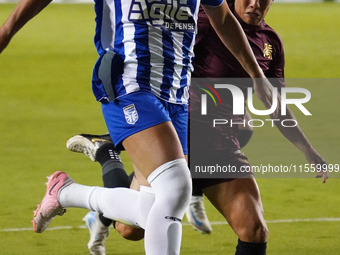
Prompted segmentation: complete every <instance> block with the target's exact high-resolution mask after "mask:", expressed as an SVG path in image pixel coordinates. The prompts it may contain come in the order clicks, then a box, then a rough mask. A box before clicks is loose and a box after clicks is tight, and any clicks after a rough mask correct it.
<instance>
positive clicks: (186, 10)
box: [129, 0, 195, 31]
mask: <svg viewBox="0 0 340 255" xmlns="http://www.w3.org/2000/svg"><path fill="white" fill-rule="evenodd" d="M188 1H191V0H133V1H132V4H131V7H130V14H129V20H130V21H134V22H136V21H137V22H138V21H141V22H149V23H150V24H151V25H153V26H162V27H164V28H165V29H169V30H177V31H188V30H195V22H194V19H193V14H192V13H193V11H192V10H191V9H190V7H189V5H188Z"/></svg>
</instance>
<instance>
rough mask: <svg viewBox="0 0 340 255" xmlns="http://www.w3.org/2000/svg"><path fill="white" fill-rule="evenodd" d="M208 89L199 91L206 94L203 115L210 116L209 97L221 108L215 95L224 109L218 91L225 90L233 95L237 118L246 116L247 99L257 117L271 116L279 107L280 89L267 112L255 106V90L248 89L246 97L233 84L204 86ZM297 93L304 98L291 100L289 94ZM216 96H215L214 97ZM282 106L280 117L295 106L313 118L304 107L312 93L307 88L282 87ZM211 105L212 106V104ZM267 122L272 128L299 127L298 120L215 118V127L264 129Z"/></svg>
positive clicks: (249, 107)
mask: <svg viewBox="0 0 340 255" xmlns="http://www.w3.org/2000/svg"><path fill="white" fill-rule="evenodd" d="M204 86H206V87H207V88H209V90H211V91H212V92H210V91H209V90H208V89H206V88H202V87H200V88H199V89H200V90H202V91H204V92H206V94H201V115H208V101H207V100H208V99H207V95H209V96H210V97H211V99H212V100H213V101H214V104H215V106H216V107H219V106H218V104H217V102H216V100H215V98H214V95H215V96H216V97H217V98H218V100H219V102H220V107H223V103H222V100H221V97H220V95H219V93H218V92H217V90H220V91H222V89H223V90H226V89H227V90H228V91H229V92H230V93H231V96H232V99H233V100H232V114H233V115H235V116H237V115H238V116H243V115H244V114H245V99H247V101H246V103H247V106H248V110H249V112H250V113H252V114H254V115H257V116H265V115H270V114H272V113H274V112H275V110H276V109H277V107H278V104H279V102H278V101H279V100H278V98H277V95H278V89H277V88H276V87H274V88H273V97H272V99H273V102H272V104H271V108H270V109H266V110H258V109H256V108H255V106H254V102H253V96H254V93H253V88H252V87H248V88H247V96H246V97H245V95H244V93H243V91H242V90H241V89H240V88H239V87H238V86H236V85H232V84H214V87H212V86H210V85H207V84H204ZM291 93H295V94H301V95H302V97H300V98H289V94H291ZM213 94H214V95H213ZM280 96H281V100H280V101H281V102H280V103H281V104H280V115H281V116H287V106H288V105H295V106H296V107H297V108H298V109H299V110H300V111H301V112H302V113H303V114H304V115H306V116H311V115H312V114H311V113H310V112H309V111H308V110H307V108H306V107H305V106H304V105H303V104H305V103H307V102H309V100H310V99H311V93H310V91H309V90H307V89H305V88H296V87H282V88H281V94H280ZM210 105H211V104H210ZM266 122H270V123H271V126H272V127H274V124H277V122H279V123H280V124H281V126H283V127H295V126H297V125H298V122H297V120H295V119H290V118H287V119H284V118H280V119H265V120H262V119H255V118H254V119H251V120H249V121H247V122H246V121H245V120H243V121H242V122H240V121H233V120H232V119H223V118H214V119H213V127H216V126H217V125H230V126H231V127H232V126H233V125H239V124H241V125H243V126H246V125H248V126H250V127H262V126H264V125H265V123H266Z"/></svg>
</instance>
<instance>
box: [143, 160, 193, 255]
mask: <svg viewBox="0 0 340 255" xmlns="http://www.w3.org/2000/svg"><path fill="white" fill-rule="evenodd" d="M148 181H149V183H150V185H151V187H152V190H153V192H154V194H155V202H154V204H153V206H152V208H151V210H150V212H149V216H148V219H147V222H146V228H145V251H146V254H147V255H177V254H179V252H180V246H181V240H182V224H181V220H182V218H183V216H184V213H185V210H186V209H187V207H188V205H189V202H190V199H191V192H192V188H191V178H190V171H189V169H188V166H187V162H186V161H185V159H176V160H173V161H170V162H167V163H165V164H163V165H162V166H160V167H158V168H157V169H156V170H154V171H153V172H152V173H151V175H150V176H149V177H148Z"/></svg>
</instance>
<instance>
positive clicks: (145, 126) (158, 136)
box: [102, 91, 187, 178]
mask: <svg viewBox="0 0 340 255" xmlns="http://www.w3.org/2000/svg"><path fill="white" fill-rule="evenodd" d="M179 107H182V106H181V105H180V106H179ZM102 109H103V114H104V118H105V121H106V124H107V127H108V129H109V132H110V135H111V137H112V139H113V142H114V144H115V145H116V146H117V148H120V146H121V145H123V146H124V148H125V150H126V152H127V153H128V155H129V156H130V158H131V160H132V161H133V163H134V164H135V165H136V166H137V168H138V169H139V170H140V171H141V172H142V173H143V175H144V177H145V178H147V177H148V176H149V174H150V173H151V172H152V171H153V170H155V169H156V168H157V167H159V166H161V165H163V164H164V163H166V162H169V161H171V160H174V159H179V158H184V154H183V150H182V145H181V140H180V139H179V137H178V133H177V131H176V129H175V127H174V125H173V123H172V119H171V117H170V116H172V115H173V114H172V112H174V114H175V115H177V112H181V111H180V110H179V108H178V107H177V106H174V104H170V105H169V104H168V103H166V102H164V101H162V100H160V99H158V98H157V97H155V96H154V95H152V94H151V93H149V92H145V91H138V92H134V93H131V94H128V95H125V96H123V97H121V98H118V99H116V100H115V101H113V102H109V103H107V104H102ZM185 111H187V108H186V110H185V109H182V112H184V113H185ZM183 123H185V124H187V122H183ZM183 123H182V124H180V125H179V126H180V127H181V125H184V124H183ZM183 130H185V134H186V133H187V126H185V127H184V128H183ZM186 138H187V137H185V141H186Z"/></svg>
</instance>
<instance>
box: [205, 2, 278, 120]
mask: <svg viewBox="0 0 340 255" xmlns="http://www.w3.org/2000/svg"><path fill="white" fill-rule="evenodd" d="M203 8H204V11H205V12H206V14H207V15H208V17H209V20H210V23H211V25H212V26H213V28H214V29H215V31H216V33H217V34H218V36H219V37H220V39H221V41H222V42H223V43H224V44H225V46H226V47H227V48H228V49H229V50H230V52H231V53H232V54H233V55H234V56H235V57H236V58H237V60H238V61H239V62H240V64H241V65H242V67H243V68H244V70H246V71H247V73H248V74H249V76H250V77H251V78H253V81H254V91H255V93H256V95H257V97H258V98H259V99H260V100H261V101H262V103H263V104H264V106H265V107H266V108H267V109H270V108H271V106H272V103H273V86H272V85H271V84H270V82H269V81H268V80H267V78H266V77H265V76H264V74H263V71H262V69H261V68H260V66H259V65H258V63H257V61H256V58H255V56H254V54H253V51H252V49H251V47H250V45H249V43H248V41H247V38H246V36H245V34H244V32H243V30H242V27H241V25H240V24H239V23H238V21H237V20H236V18H235V16H234V15H233V14H232V12H231V11H230V9H229V7H228V4H227V3H226V2H223V3H222V4H221V5H220V6H218V7H211V6H203ZM278 97H279V95H278ZM278 100H279V101H280V98H278ZM279 108H280V107H277V109H276V111H275V112H274V116H276V115H277V114H278V111H279Z"/></svg>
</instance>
